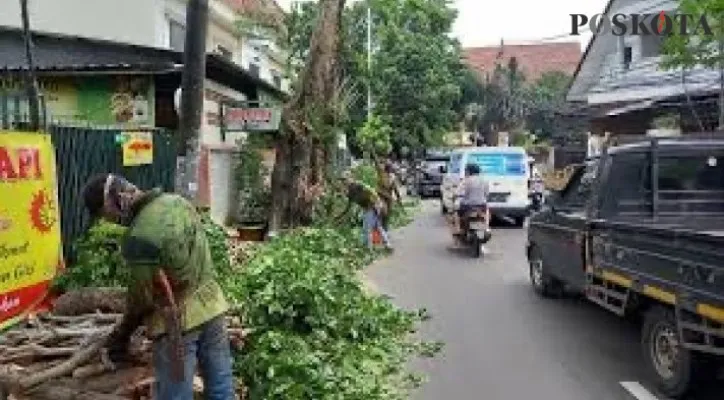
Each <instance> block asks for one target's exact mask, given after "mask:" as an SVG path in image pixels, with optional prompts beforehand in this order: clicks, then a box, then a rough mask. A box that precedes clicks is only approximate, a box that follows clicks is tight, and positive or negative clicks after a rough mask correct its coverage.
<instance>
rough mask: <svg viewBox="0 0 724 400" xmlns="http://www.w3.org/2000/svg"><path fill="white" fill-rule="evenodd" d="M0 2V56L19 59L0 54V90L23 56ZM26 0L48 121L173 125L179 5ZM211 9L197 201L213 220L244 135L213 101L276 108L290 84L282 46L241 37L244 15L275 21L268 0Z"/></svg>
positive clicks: (143, 0)
mask: <svg viewBox="0 0 724 400" xmlns="http://www.w3.org/2000/svg"><path fill="white" fill-rule="evenodd" d="M2 2H3V13H0V53H1V54H6V55H7V54H18V56H14V57H8V58H7V59H4V60H0V64H2V65H0V91H2V90H12V89H13V88H15V87H17V86H18V85H19V82H20V79H21V74H20V73H19V72H20V71H22V68H23V66H22V65H21V64H22V63H23V62H24V61H23V60H24V58H23V57H22V56H21V55H22V53H19V52H20V51H21V49H22V41H19V40H18V38H19V37H20V36H19V27H20V18H19V16H20V10H19V6H18V2H10V1H7V0H2ZM29 6H30V9H29V14H30V20H31V21H30V22H31V27H32V29H33V31H34V32H36V36H35V38H34V39H35V42H36V50H35V52H36V55H37V57H36V59H37V60H38V65H39V76H40V78H39V80H40V84H41V92H42V94H43V96H44V98H45V99H46V100H47V101H48V110H49V113H50V114H51V115H50V117H51V118H52V119H53V121H54V122H56V123H65V124H92V125H103V126H111V127H118V128H126V127H136V128H143V127H149V128H150V127H166V128H171V129H174V128H176V126H177V124H178V115H177V110H176V107H175V104H174V97H175V95H176V93H177V89H178V88H179V87H180V83H181V72H182V70H183V57H182V51H183V47H184V41H185V36H186V30H185V20H186V16H185V11H186V2H185V1H183V0H124V1H122V2H121V1H117V0H94V1H86V0H63V1H56V0H34V1H31V2H29ZM209 7H210V10H209V31H208V34H207V46H206V47H207V52H208V55H207V75H206V79H205V81H204V110H203V118H202V130H201V138H200V139H201V148H202V151H201V154H200V157H199V177H198V200H199V203H200V204H201V205H208V206H210V208H211V212H212V215H213V216H214V218H215V219H216V220H218V221H220V222H221V221H224V220H227V219H228V217H229V215H228V212H229V209H230V208H231V207H230V206H229V203H230V201H233V198H234V196H233V193H232V192H233V191H234V186H233V181H234V179H233V173H232V171H233V164H234V160H235V152H236V149H237V148H238V147H237V146H238V144H239V143H240V140H242V139H243V138H244V137H245V133H243V132H237V133H230V134H228V135H224V134H222V130H221V124H220V121H219V120H220V118H219V110H220V105H221V103H222V102H229V101H245V100H248V101H260V100H263V101H270V102H273V103H277V104H280V103H282V102H283V101H284V100H285V98H286V96H287V90H288V87H289V84H288V82H287V80H286V78H285V74H284V70H283V66H284V63H283V62H279V61H280V60H284V58H285V55H284V52H283V51H282V50H281V49H279V48H278V47H276V46H275V45H274V44H273V39H266V40H260V39H259V38H253V39H252V38H247V37H245V36H244V34H243V31H241V30H240V29H239V28H238V22H239V20H240V19H241V18H243V17H244V15H246V14H249V13H267V14H270V15H272V18H283V13H282V11H281V10H280V9H279V7H278V6H277V5H276V3H275V2H274V1H273V0H210V2H209ZM3 46H5V47H3ZM3 49H5V51H3ZM4 58H5V57H4ZM3 88H4V89H3ZM124 99H125V100H124ZM121 100H123V101H121ZM126 103H127V104H126ZM230 199H231V200H230Z"/></svg>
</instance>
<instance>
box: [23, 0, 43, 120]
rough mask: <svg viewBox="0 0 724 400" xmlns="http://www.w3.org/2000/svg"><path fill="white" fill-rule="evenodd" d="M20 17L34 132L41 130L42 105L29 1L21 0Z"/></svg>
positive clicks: (30, 117) (27, 90) (30, 118)
mask: <svg viewBox="0 0 724 400" xmlns="http://www.w3.org/2000/svg"><path fill="white" fill-rule="evenodd" d="M20 16H21V18H22V23H23V41H24V42H25V60H26V62H27V67H28V70H27V72H26V73H25V90H26V92H27V96H28V109H29V112H30V115H29V121H28V122H30V126H29V129H30V130H31V131H33V132H37V131H38V130H40V104H39V102H38V81H37V79H36V77H35V64H34V62H33V41H32V38H31V34H32V33H31V31H30V17H29V16H28V0H20Z"/></svg>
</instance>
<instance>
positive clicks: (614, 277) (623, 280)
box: [601, 271, 633, 288]
mask: <svg viewBox="0 0 724 400" xmlns="http://www.w3.org/2000/svg"><path fill="white" fill-rule="evenodd" d="M601 278H603V279H605V280H607V281H610V282H613V283H615V284H617V285H620V286H623V287H625V288H630V287H631V286H632V285H633V280H632V279H631V278H628V277H625V276H623V275H619V274H616V273H613V272H609V271H603V272H602V273H601Z"/></svg>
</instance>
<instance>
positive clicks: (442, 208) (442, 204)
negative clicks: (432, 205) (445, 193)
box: [440, 200, 447, 215]
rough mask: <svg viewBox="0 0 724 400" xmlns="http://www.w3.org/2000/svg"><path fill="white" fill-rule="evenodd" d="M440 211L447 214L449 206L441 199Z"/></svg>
mask: <svg viewBox="0 0 724 400" xmlns="http://www.w3.org/2000/svg"><path fill="white" fill-rule="evenodd" d="M440 213H441V214H442V215H445V214H447V207H445V203H443V202H442V200H440Z"/></svg>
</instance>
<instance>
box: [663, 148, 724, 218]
mask: <svg viewBox="0 0 724 400" xmlns="http://www.w3.org/2000/svg"><path fill="white" fill-rule="evenodd" d="M658 184H659V212H661V213H681V212H685V213H712V212H714V213H721V212H724V154H722V153H718V152H717V153H715V152H712V154H691V155H672V156H661V157H659V182H658Z"/></svg>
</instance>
